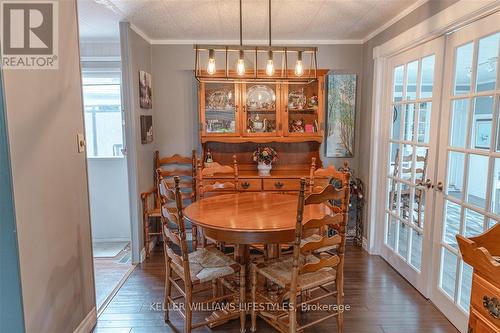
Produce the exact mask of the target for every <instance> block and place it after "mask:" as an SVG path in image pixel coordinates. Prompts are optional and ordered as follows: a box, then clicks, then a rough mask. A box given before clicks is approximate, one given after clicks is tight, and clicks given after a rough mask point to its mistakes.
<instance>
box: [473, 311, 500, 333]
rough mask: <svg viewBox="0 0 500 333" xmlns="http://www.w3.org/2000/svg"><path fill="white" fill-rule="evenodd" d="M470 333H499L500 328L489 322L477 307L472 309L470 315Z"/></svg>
mask: <svg viewBox="0 0 500 333" xmlns="http://www.w3.org/2000/svg"><path fill="white" fill-rule="evenodd" d="M468 332H470V333H499V332H500V330H499V329H498V328H496V327H494V326H492V324H490V323H489V322H488V320H487V319H485V318H484V317H483V316H481V315H480V314H479V313H478V312H477V311H476V310H475V309H472V311H471V313H470V316H469V330H468Z"/></svg>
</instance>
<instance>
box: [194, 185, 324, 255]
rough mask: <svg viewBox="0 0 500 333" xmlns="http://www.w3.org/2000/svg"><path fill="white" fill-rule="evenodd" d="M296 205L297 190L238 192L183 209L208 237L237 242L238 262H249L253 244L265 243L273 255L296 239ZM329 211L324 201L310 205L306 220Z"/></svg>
mask: <svg viewBox="0 0 500 333" xmlns="http://www.w3.org/2000/svg"><path fill="white" fill-rule="evenodd" d="M297 205H298V194H297V193H273V192H239V193H230V194H221V195H216V196H211V197H207V198H202V199H200V200H198V201H195V202H193V203H192V204H190V205H189V206H187V207H186V208H185V209H184V217H185V219H186V220H188V221H189V222H191V223H192V224H194V225H196V226H197V227H199V228H202V230H203V234H204V236H205V237H207V238H210V239H213V240H216V241H219V242H224V243H227V244H235V245H238V246H237V249H238V253H237V255H238V258H239V262H240V264H242V265H247V264H248V263H249V253H250V252H249V246H250V245H252V244H264V245H266V246H267V247H268V249H269V250H270V252H272V253H268V257H271V258H272V257H275V256H277V255H278V253H277V245H278V244H286V243H291V242H293V241H294V239H295V224H296V221H297ZM329 212H330V210H329V208H328V207H327V206H325V205H323V204H317V205H307V206H305V207H304V212H303V221H307V220H310V219H314V218H318V219H319V218H322V217H323V216H324V215H325V214H328V213H329ZM273 249H274V250H273Z"/></svg>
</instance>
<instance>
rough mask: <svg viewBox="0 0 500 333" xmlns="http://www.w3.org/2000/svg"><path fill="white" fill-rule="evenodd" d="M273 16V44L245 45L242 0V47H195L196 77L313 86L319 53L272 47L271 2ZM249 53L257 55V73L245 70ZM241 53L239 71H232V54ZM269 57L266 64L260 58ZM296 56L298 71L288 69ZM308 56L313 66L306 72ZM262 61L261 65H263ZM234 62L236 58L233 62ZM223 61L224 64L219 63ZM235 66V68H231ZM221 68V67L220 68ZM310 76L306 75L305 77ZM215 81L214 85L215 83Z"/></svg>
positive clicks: (237, 63) (309, 50)
mask: <svg viewBox="0 0 500 333" xmlns="http://www.w3.org/2000/svg"><path fill="white" fill-rule="evenodd" d="M268 4H269V6H268V14H269V22H268V23H269V36H268V37H269V44H268V45H243V9H242V0H239V9H240V10H239V14H240V31H239V32H240V36H239V37H240V45H195V46H194V49H195V52H196V54H195V67H194V71H195V77H196V79H197V80H198V81H202V80H203V81H205V80H211V79H213V80H238V81H241V80H244V81H259V82H268V81H272V82H284V81H286V82H309V81H311V80H316V79H317V74H318V73H317V52H318V49H317V48H316V47H300V46H273V45H272V38H271V32H272V15H271V13H272V10H271V9H272V8H271V0H268ZM245 51H246V52H247V53H252V54H253V62H254V63H253V70H252V71H250V72H248V71H247V70H246V67H245ZM207 52H208V63H207V65H206V70H203V69H202V66H201V65H200V59H201V56H202V55H203V54H206V53H207ZM235 52H237V54H238V55H237V60H236V67H235V69H236V70H235V71H233V70H229V67H230V64H229V59H230V54H232V53H235ZM217 53H219V54H221V53H222V55H220V56H219V57H218V58H219V59H221V58H222V57H223V58H224V59H225V60H224V69H223V70H222V69H219V70H217V68H216V54H217ZM263 53H265V55H266V56H265V57H266V58H265V60H264V59H262V57H259V55H262V54H263ZM289 54H296V57H297V60H296V62H295V68H294V70H292V71H290V70H289V68H288V55H289ZM275 55H279V56H281V68H278V70H277V68H276V61H275V60H278V59H276V58H277V57H276V56H275ZM304 55H308V56H309V60H310V65H309V67H308V69H307V70H306V67H305V66H304V62H303V58H304ZM259 58H261V61H259ZM233 59H234V58H233ZM218 61H220V60H218ZM263 62H264V63H265V68H264V69H259V68H258V65H259V64H261V63H263ZM231 66H232V65H231ZM219 68H220V67H219ZM304 74H306V75H304ZM213 80H212V81H213Z"/></svg>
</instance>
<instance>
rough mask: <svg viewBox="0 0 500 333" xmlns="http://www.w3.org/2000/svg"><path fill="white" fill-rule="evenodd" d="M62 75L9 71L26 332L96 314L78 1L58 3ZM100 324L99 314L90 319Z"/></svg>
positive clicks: (64, 326) (58, 327) (51, 332)
mask: <svg viewBox="0 0 500 333" xmlns="http://www.w3.org/2000/svg"><path fill="white" fill-rule="evenodd" d="M59 27H60V29H59V69H56V70H6V71H5V72H4V86H5V100H6V109H7V121H8V131H9V141H10V152H11V163H12V179H13V188H14V202H15V215H16V223H17V232H18V240H19V259H20V271H21V285H22V296H23V305H24V316H25V323H26V331H27V332H28V333H32V332H33V333H55V332H73V331H74V330H75V329H76V328H77V326H78V325H79V324H80V322H81V321H82V320H83V319H84V318H85V317H86V316H87V315H88V314H89V313H91V312H92V310H93V309H95V296H94V281H93V266H92V247H91V236H90V214H89V201H88V191H87V171H86V163H85V154H82V153H78V152H77V140H76V134H77V133H83V132H84V128H83V110H82V98H81V96H82V95H81V80H80V56H79V49H78V28H77V16H76V4H75V0H64V1H62V0H61V1H59ZM93 318H94V320H95V315H94V316H93Z"/></svg>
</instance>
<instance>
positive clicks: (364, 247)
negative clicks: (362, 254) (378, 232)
mask: <svg viewBox="0 0 500 333" xmlns="http://www.w3.org/2000/svg"><path fill="white" fill-rule="evenodd" d="M361 245H362V247H363V250H365V251H366V252H368V253H370V251H369V250H368V240H367V239H366V238H365V237H363V240H362V241H361Z"/></svg>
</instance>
